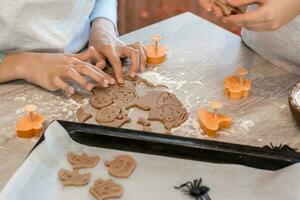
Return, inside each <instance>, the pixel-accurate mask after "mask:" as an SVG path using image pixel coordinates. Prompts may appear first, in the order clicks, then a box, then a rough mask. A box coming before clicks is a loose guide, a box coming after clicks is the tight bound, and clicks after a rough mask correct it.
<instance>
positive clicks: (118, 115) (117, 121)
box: [96, 106, 130, 127]
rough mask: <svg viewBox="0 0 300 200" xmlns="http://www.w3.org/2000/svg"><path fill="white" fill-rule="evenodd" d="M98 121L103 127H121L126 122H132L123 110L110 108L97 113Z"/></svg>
mask: <svg viewBox="0 0 300 200" xmlns="http://www.w3.org/2000/svg"><path fill="white" fill-rule="evenodd" d="M96 121H97V122H98V123H99V124H100V125H103V126H112V127H121V126H122V125H123V124H125V123H126V122H130V118H129V117H128V116H127V113H126V112H125V111H124V110H122V109H121V108H119V107H117V106H108V107H105V108H102V109H101V110H99V111H98V112H97V114H96Z"/></svg>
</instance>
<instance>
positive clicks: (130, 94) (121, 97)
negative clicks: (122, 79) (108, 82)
mask: <svg viewBox="0 0 300 200" xmlns="http://www.w3.org/2000/svg"><path fill="white" fill-rule="evenodd" d="M112 95H113V96H114V97H115V99H116V100H118V101H121V102H124V103H129V102H132V101H133V100H134V99H135V98H136V97H137V94H136V91H135V89H133V88H130V87H126V86H120V87H119V88H118V89H115V90H113V91H112Z"/></svg>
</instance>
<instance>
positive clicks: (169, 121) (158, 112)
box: [148, 104, 189, 132]
mask: <svg viewBox="0 0 300 200" xmlns="http://www.w3.org/2000/svg"><path fill="white" fill-rule="evenodd" d="M188 116H189V115H188V113H187V110H186V109H185V108H183V107H180V106H175V105H172V104H169V105H168V104H166V105H163V106H162V107H160V108H159V109H152V110H150V113H149V118H148V119H149V120H158V121H161V122H162V123H163V124H164V126H165V128H166V129H167V130H168V132H170V131H171V129H172V128H176V127H178V126H180V125H181V124H183V123H184V122H185V121H186V120H187V119H188Z"/></svg>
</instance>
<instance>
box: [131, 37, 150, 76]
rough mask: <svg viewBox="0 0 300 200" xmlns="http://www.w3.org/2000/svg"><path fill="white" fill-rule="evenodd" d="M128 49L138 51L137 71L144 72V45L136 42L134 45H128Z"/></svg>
mask: <svg viewBox="0 0 300 200" xmlns="http://www.w3.org/2000/svg"><path fill="white" fill-rule="evenodd" d="M129 46H130V47H132V48H134V49H136V50H138V53H139V64H140V66H139V69H140V71H141V72H144V71H145V68H146V59H147V58H146V49H145V47H144V45H143V44H142V43H141V42H137V43H134V44H131V45H129Z"/></svg>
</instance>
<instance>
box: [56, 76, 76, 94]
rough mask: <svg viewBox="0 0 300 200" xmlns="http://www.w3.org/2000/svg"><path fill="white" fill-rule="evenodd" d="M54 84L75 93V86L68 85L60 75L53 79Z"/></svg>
mask: <svg viewBox="0 0 300 200" xmlns="http://www.w3.org/2000/svg"><path fill="white" fill-rule="evenodd" d="M53 84H54V85H55V87H57V88H58V89H61V90H63V91H65V92H66V93H67V94H73V93H74V88H72V87H71V86H70V85H68V84H67V83H66V82H64V81H63V80H61V79H60V78H59V77H55V78H54V80H53Z"/></svg>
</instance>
